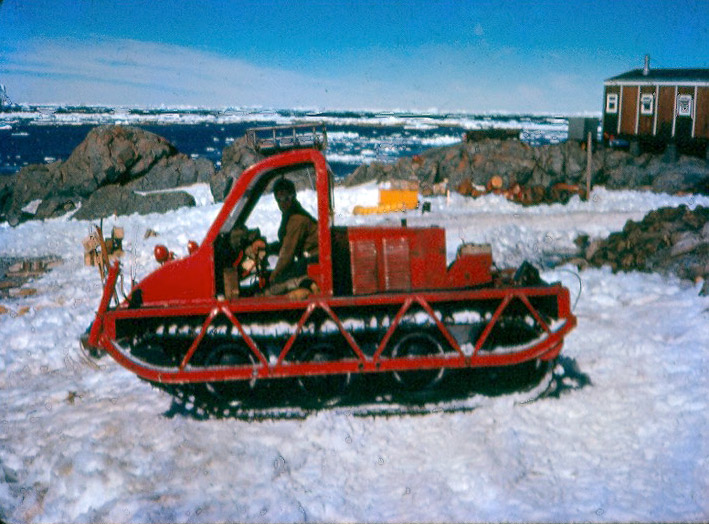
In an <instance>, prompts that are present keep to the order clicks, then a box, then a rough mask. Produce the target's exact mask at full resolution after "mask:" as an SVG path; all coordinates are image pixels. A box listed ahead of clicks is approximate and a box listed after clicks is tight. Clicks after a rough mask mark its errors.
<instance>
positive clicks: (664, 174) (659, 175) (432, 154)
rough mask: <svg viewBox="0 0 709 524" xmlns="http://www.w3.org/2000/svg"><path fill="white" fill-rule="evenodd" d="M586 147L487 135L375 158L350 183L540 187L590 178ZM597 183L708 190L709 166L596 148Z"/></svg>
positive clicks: (594, 169)
mask: <svg viewBox="0 0 709 524" xmlns="http://www.w3.org/2000/svg"><path fill="white" fill-rule="evenodd" d="M586 157H587V154H586V151H585V149H584V147H583V145H582V144H579V143H577V142H574V141H569V142H565V143H562V144H551V145H544V146H538V147H531V146H529V145H527V144H525V143H523V142H520V141H519V140H499V139H484V140H476V141H469V142H462V143H460V144H454V145H452V146H447V147H439V148H432V149H429V150H427V151H424V152H423V153H422V154H420V155H417V156H414V157H405V158H401V159H399V161H398V162H397V163H396V164H383V163H379V162H373V163H371V164H365V165H362V166H360V167H359V168H357V170H355V172H354V173H352V174H351V175H350V176H349V177H347V179H346V180H345V185H357V184H361V183H364V182H367V181H372V180H374V181H389V180H411V179H416V180H418V181H419V184H420V186H421V187H422V188H424V189H425V188H426V187H427V186H433V184H437V183H440V182H443V181H444V180H447V183H448V187H449V188H450V189H453V190H455V189H456V188H458V187H460V186H461V185H462V186H463V187H466V186H467V187H473V186H487V185H489V183H490V181H491V179H492V178H493V177H499V178H500V179H501V180H502V186H503V187H505V188H511V187H513V186H515V185H520V186H525V187H541V188H542V189H543V190H545V191H548V190H549V189H550V188H551V187H553V186H554V185H556V184H579V185H584V184H585V182H586ZM591 181H592V184H594V185H596V184H601V185H604V186H606V187H608V188H611V189H620V188H641V187H642V188H648V189H652V190H654V191H658V192H670V193H677V192H695V193H704V194H709V165H707V163H706V162H705V161H704V160H701V159H698V158H693V157H680V158H679V160H678V161H677V162H669V163H668V162H666V161H664V160H663V158H662V157H661V156H659V155H652V154H650V153H647V154H643V155H640V156H633V155H631V154H630V153H628V152H624V151H618V150H612V149H607V148H600V147H599V148H597V149H596V150H595V151H594V152H593V155H592V162H591Z"/></svg>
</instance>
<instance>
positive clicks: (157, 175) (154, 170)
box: [127, 153, 214, 191]
mask: <svg viewBox="0 0 709 524" xmlns="http://www.w3.org/2000/svg"><path fill="white" fill-rule="evenodd" d="M213 176H214V165H213V164H212V163H211V162H210V161H209V160H207V159H205V158H199V159H196V160H191V159H190V158H188V157H187V155H185V154H183V153H178V154H176V155H174V156H170V157H167V158H161V159H160V160H158V161H157V162H156V163H155V164H154V165H153V166H152V167H151V169H150V171H148V172H147V173H146V174H145V175H143V176H141V177H140V178H136V179H134V180H132V181H131V182H129V183H128V184H127V187H130V188H131V189H134V190H136V191H156V190H161V189H172V188H175V187H182V186H191V185H192V184H197V183H199V182H203V183H209V181H210V180H211V178H212V177H213Z"/></svg>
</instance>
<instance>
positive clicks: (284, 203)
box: [273, 178, 295, 213]
mask: <svg viewBox="0 0 709 524" xmlns="http://www.w3.org/2000/svg"><path fill="white" fill-rule="evenodd" d="M273 195H274V196H275V197H276V202H277V203H278V209H280V210H281V213H285V212H286V211H288V209H290V207H291V206H292V205H293V202H294V201H295V184H294V183H293V182H291V181H290V180H288V179H287V178H279V179H278V180H276V183H275V184H273Z"/></svg>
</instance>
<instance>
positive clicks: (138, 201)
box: [72, 184, 195, 220]
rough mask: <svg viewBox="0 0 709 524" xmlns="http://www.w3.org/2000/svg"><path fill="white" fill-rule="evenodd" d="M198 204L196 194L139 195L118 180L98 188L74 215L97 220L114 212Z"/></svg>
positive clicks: (159, 210)
mask: <svg viewBox="0 0 709 524" xmlns="http://www.w3.org/2000/svg"><path fill="white" fill-rule="evenodd" d="M194 205H195V201H194V198H193V197H192V195H190V194H189V193H186V192H184V191H168V192H161V193H150V194H147V195H139V194H138V193H135V192H134V191H133V190H131V189H130V188H127V187H124V186H119V185H116V184H112V185H108V186H104V187H101V188H99V189H97V190H96V191H95V192H94V193H93V194H92V195H91V196H90V197H89V198H88V200H86V202H84V203H83V204H82V205H81V209H79V210H78V211H77V212H76V213H74V215H73V217H72V218H75V219H77V220H95V219H98V218H103V217H107V216H111V215H130V214H133V213H138V214H139V215H147V214H149V213H165V212H167V211H170V210H173V209H177V208H180V207H185V206H188V207H191V206H194Z"/></svg>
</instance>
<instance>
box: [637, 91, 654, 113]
mask: <svg viewBox="0 0 709 524" xmlns="http://www.w3.org/2000/svg"><path fill="white" fill-rule="evenodd" d="M640 114H641V115H644V116H652V115H654V114H655V95H654V94H652V93H644V94H641V95H640Z"/></svg>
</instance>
